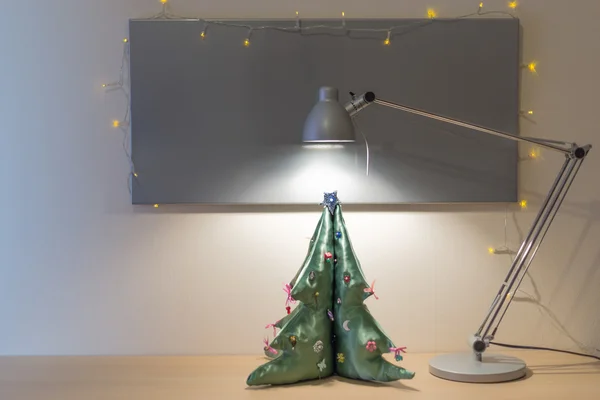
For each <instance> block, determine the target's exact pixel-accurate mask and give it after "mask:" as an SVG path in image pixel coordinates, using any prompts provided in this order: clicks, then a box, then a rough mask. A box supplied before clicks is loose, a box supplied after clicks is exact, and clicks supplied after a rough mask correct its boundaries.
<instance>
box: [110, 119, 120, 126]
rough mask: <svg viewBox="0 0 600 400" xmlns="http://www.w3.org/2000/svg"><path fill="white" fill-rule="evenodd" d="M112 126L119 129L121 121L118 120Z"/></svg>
mask: <svg viewBox="0 0 600 400" xmlns="http://www.w3.org/2000/svg"><path fill="white" fill-rule="evenodd" d="M112 126H113V128H118V127H119V126H121V121H118V120H116V119H115V120H113V122H112Z"/></svg>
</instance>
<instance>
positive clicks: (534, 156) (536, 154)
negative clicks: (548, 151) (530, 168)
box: [528, 149, 540, 160]
mask: <svg viewBox="0 0 600 400" xmlns="http://www.w3.org/2000/svg"><path fill="white" fill-rule="evenodd" d="M528 156H529V158H531V159H532V160H536V159H538V158H540V151H539V150H538V149H531V150H529V154H528Z"/></svg>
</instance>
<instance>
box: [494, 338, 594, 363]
mask: <svg viewBox="0 0 600 400" xmlns="http://www.w3.org/2000/svg"><path fill="white" fill-rule="evenodd" d="M490 344H493V345H495V346H500V347H508V348H510V349H524V350H545V351H554V352H556V353H566V354H572V355H574V356H581V357H590V358H594V359H596V360H599V361H600V356H595V355H592V354H586V353H578V352H576V351H569V350H561V349H552V348H549V347H537V346H522V345H517V344H506V343H498V342H490Z"/></svg>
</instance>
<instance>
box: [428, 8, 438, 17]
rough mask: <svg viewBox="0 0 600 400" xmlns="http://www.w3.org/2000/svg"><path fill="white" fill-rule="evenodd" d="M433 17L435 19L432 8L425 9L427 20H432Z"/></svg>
mask: <svg viewBox="0 0 600 400" xmlns="http://www.w3.org/2000/svg"><path fill="white" fill-rule="evenodd" d="M435 17H437V13H436V12H435V10H434V9H433V8H428V9H427V18H429V19H434V18H435Z"/></svg>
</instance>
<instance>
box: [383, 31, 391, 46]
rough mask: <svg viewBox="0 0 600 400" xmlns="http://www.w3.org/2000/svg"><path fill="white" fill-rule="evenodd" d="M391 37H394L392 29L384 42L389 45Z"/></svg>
mask: <svg viewBox="0 0 600 400" xmlns="http://www.w3.org/2000/svg"><path fill="white" fill-rule="evenodd" d="M391 37H392V31H388V34H387V37H386V38H385V40H384V41H383V44H384V45H386V46H389V45H390V43H392V39H391Z"/></svg>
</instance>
